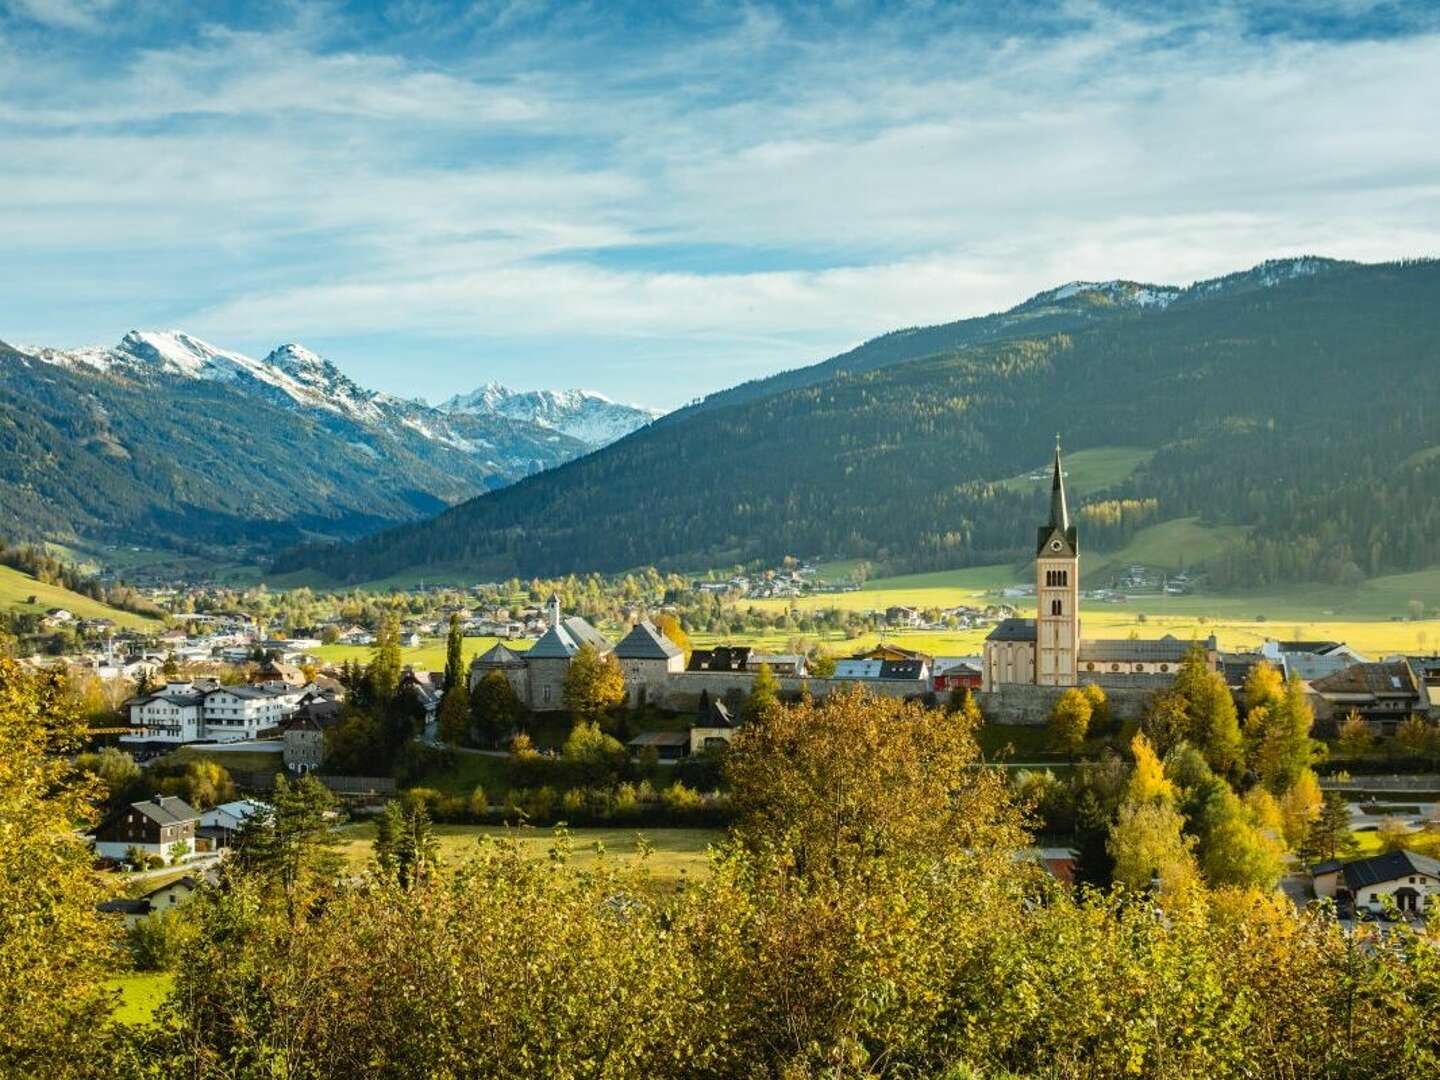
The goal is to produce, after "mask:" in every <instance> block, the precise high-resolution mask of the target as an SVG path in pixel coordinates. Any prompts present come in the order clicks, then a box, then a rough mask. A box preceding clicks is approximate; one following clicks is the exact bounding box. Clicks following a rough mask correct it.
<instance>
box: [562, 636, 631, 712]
mask: <svg viewBox="0 0 1440 1080" xmlns="http://www.w3.org/2000/svg"><path fill="white" fill-rule="evenodd" d="M563 699H564V702H565V707H566V708H567V709H569V710H570V713H571V715H573V716H574V717H575V719H576V720H580V721H586V722H590V723H598V722H599V721H600V720H601V719H602V718H603V717H604V716H605V715H606V713H608V712H609V711H610V710H611V709H613V708H615V707H616V706H617V705H619V704H620V703H621V702H623V701H624V700H625V675H624V673H623V672H621V670H620V662H619V661H618V660H616V659H615V655H614V654H613V653H607V654H606V655H605V656H603V657H602V656H601V655H600V653H599V652H598V651H597V650H596V648H595V646H594V645H591V644H589V643H588V642H587V643H586V644H584V645H581V646H580V649H579V651H577V652H576V653H575V655H574V657H572V658H571V660H570V670H569V671H567V672H566V673H565V689H564V693H563Z"/></svg>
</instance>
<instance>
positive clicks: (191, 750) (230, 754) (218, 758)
mask: <svg viewBox="0 0 1440 1080" xmlns="http://www.w3.org/2000/svg"><path fill="white" fill-rule="evenodd" d="M171 756H173V757H175V758H176V759H178V760H180V761H214V762H217V763H218V764H220V765H223V766H224V767H225V768H227V769H239V770H242V771H244V772H280V771H282V770H283V769H284V768H285V762H284V755H283V754H282V753H281V752H280V751H279V750H275V751H268V750H216V751H213V752H209V753H207V752H206V747H204V746H182V747H180V748H179V749H177V750H176V751H175V752H174V754H173V755H171Z"/></svg>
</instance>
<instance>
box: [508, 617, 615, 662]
mask: <svg viewBox="0 0 1440 1080" xmlns="http://www.w3.org/2000/svg"><path fill="white" fill-rule="evenodd" d="M582 645H593V646H594V647H595V650H596V652H602V653H604V652H609V651H610V642H609V641H607V640H606V639H605V636H604V635H603V634H601V633H600V631H599V630H596V629H595V628H594V627H593V626H591V625H590V624H589V623H588V622H586V621H585V620H584V619H582V618H580V616H579V615H567V616H566V617H565V618H563V619H561V620H560V621H559V622H558V623H556V624H555V625H554V626H552V627H550V629H549V630H546V631H545V633H544V635H543V636H542V637H541V638H540V640H539V641H537V642H535V644H534V645H532V646H531V647H530V650H529V652H527V653H526V654H525V655H526V657H527V658H528V659H532V660H535V659H539V660H568V659H569V658H570V657H572V656H574V655H575V654H576V653H577V652H579V651H580V647H581V646H582Z"/></svg>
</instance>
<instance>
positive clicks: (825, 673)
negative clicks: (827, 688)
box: [806, 649, 836, 679]
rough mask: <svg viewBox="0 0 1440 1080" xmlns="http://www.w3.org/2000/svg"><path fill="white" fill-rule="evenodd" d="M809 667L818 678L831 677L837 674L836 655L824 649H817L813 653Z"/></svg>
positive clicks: (811, 672)
mask: <svg viewBox="0 0 1440 1080" xmlns="http://www.w3.org/2000/svg"><path fill="white" fill-rule="evenodd" d="M806 666H807V668H808V669H809V671H810V674H811V675H813V676H814V677H815V678H817V679H829V678H833V677H834V675H835V666H836V660H835V657H834V656H833V655H832V654H831V653H829V652H827V651H826V650H824V649H816V650H815V651H814V652H813V653H812V654H811V655H810V659H809V662H808V663H807V665H806Z"/></svg>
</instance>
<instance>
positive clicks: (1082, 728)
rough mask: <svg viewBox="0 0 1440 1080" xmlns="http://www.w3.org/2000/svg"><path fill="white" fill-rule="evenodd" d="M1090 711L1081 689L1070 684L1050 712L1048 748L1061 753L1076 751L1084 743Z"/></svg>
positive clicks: (1088, 727) (1086, 698)
mask: <svg viewBox="0 0 1440 1080" xmlns="http://www.w3.org/2000/svg"><path fill="white" fill-rule="evenodd" d="M1091 711H1092V710H1091V705H1090V699H1089V697H1087V696H1086V695H1085V692H1084V691H1083V690H1079V689H1076V688H1075V687H1073V686H1072V687H1071V688H1070V689H1068V690H1066V691H1065V692H1064V693H1063V694H1061V695H1060V696H1059V697H1058V698H1057V699H1056V700H1055V707H1054V708H1053V709H1052V710H1051V712H1050V748H1051V749H1052V750H1054V751H1056V752H1057V753H1061V754H1075V753H1077V752H1078V751H1079V750H1080V748H1081V747H1082V746H1084V745H1085V735H1086V732H1088V731H1089V729H1090V716H1091Z"/></svg>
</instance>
